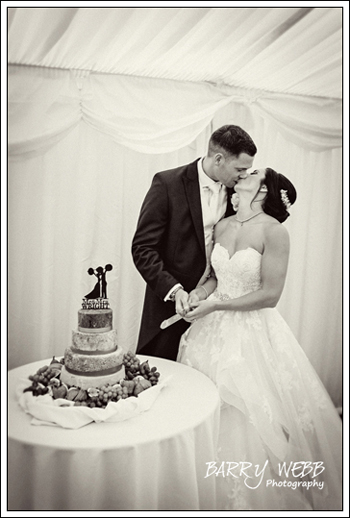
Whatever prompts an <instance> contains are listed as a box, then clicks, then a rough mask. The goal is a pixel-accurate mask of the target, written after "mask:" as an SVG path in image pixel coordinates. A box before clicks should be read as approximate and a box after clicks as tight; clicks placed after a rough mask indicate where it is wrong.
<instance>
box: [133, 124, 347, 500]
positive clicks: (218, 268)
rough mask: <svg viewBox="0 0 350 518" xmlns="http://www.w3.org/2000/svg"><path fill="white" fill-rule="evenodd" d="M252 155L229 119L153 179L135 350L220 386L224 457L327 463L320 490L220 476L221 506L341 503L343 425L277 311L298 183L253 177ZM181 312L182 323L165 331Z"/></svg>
mask: <svg viewBox="0 0 350 518" xmlns="http://www.w3.org/2000/svg"><path fill="white" fill-rule="evenodd" d="M256 152H257V148H256V146H255V144H254V142H253V140H252V139H251V137H250V136H249V135H248V134H247V133H246V132H245V131H244V130H243V129H242V128H240V127H238V126H234V125H226V126H223V127H221V128H219V129H218V130H216V131H215V132H214V133H213V134H212V135H211V137H210V140H209V144H208V151H207V154H206V155H205V156H204V157H203V158H200V159H197V160H195V161H194V162H192V163H191V164H188V165H184V166H181V167H177V168H175V169H172V170H168V171H163V172H160V173H157V174H156V175H155V176H154V178H153V181H152V185H151V187H150V189H149V191H148V193H147V194H146V197H145V200H144V202H143V204H142V207H141V211H140V216H139V220H138V223H137V229H136V232H135V235H134V238H133V243H132V254H133V259H134V262H135V265H136V267H137V269H138V270H139V272H140V274H141V275H142V277H143V278H144V280H145V281H146V283H147V286H146V294H145V300H144V307H143V313H142V319H141V327H140V333H139V341H138V348H137V352H138V353H141V354H144V355H150V356H159V357H163V358H168V359H170V360H177V361H179V362H181V363H184V364H187V365H189V366H190V367H193V368H195V369H197V370H199V371H201V372H203V373H204V374H205V375H207V376H208V377H210V378H211V379H212V381H213V382H214V383H215V384H216V386H217V388H218V391H219V394H220V398H221V412H220V436H219V452H220V453H218V461H220V460H221V461H222V462H228V461H239V460H249V459H252V460H253V463H254V464H260V465H264V463H265V462H266V460H269V467H268V469H269V470H270V472H269V473H268V475H269V479H278V473H277V471H276V465H277V463H278V462H281V461H286V460H291V461H296V460H299V461H313V460H314V461H319V460H322V461H323V462H324V465H325V471H324V473H323V474H322V476H323V479H324V482H325V484H324V487H325V489H324V490H323V491H322V492H321V491H320V490H317V489H314V490H312V489H311V490H309V489H308V490H305V489H304V488H303V487H300V488H298V489H297V490H295V488H294V489H293V488H291V487H288V486H287V487H286V489H285V490H284V489H283V491H282V490H281V489H280V487H279V486H278V485H277V486H273V487H263V486H261V487H259V488H258V489H257V490H256V491H251V490H249V488H247V487H246V486H245V485H244V484H242V483H241V482H240V480H239V479H237V478H234V477H229V478H228V477H225V478H223V479H221V478H219V479H218V509H223V510H224V509H233V510H236V509H253V510H271V509H276V510H277V509H278V510H282V509H285V510H315V509H318V510H319V509H321V510H327V509H332V510H336V509H341V493H340V491H341V487H340V476H341V439H340V433H341V422H340V419H339V416H338V414H337V411H336V409H335V407H334V405H333V403H332V401H331V400H330V398H329V396H328V393H327V392H326V390H325V388H324V387H323V385H322V383H321V382H320V380H319V379H318V376H317V374H316V372H315V371H314V370H313V368H312V366H311V364H310V362H309V360H308V358H307V357H306V355H305V354H304V352H303V350H302V348H301V346H300V345H299V344H298V342H297V340H296V339H295V337H294V336H293V334H292V332H291V330H290V329H289V327H288V325H287V324H286V322H285V321H284V320H283V318H282V317H281V315H280V314H279V313H278V311H277V309H276V304H277V303H278V301H279V298H280V296H281V294H282V291H283V287H284V282H285V278H286V273H287V266H288V258H289V235H288V231H287V230H286V228H285V227H284V226H283V225H282V223H283V222H284V221H285V220H286V219H287V218H288V217H289V212H288V210H289V208H290V206H291V205H292V204H293V203H294V202H295V200H296V190H295V188H294V186H293V184H292V183H291V182H290V181H289V180H288V179H287V178H286V177H285V176H284V175H282V174H280V173H277V172H276V171H274V170H273V169H271V168H269V167H265V168H260V169H256V170H252V171H251V172H248V171H249V170H250V169H252V166H253V161H254V157H255V154H256ZM234 193H236V195H237V197H238V198H239V203H238V208H237V207H235V208H236V209H237V210H234V208H233V206H232V203H231V197H232V195H233V194H234ZM175 312H176V313H177V314H178V315H180V316H181V317H182V318H181V319H179V320H178V321H177V322H176V323H174V324H173V325H171V326H170V327H168V328H166V329H161V328H160V324H161V323H162V322H163V321H164V320H167V319H169V318H170V317H171V316H172V315H173V314H174V313H175ZM239 457H241V458H239ZM208 460H213V459H208Z"/></svg>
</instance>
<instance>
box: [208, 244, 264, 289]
mask: <svg viewBox="0 0 350 518" xmlns="http://www.w3.org/2000/svg"><path fill="white" fill-rule="evenodd" d="M211 261H212V265H213V268H214V271H215V275H216V277H217V280H218V285H217V288H216V290H215V292H214V293H215V295H216V296H219V298H225V296H226V297H227V298H237V297H241V296H242V295H246V294H247V293H251V292H252V291H256V290H258V289H259V288H260V286H261V275H260V270H261V254H260V253H259V252H258V251H257V250H255V249H254V248H246V249H245V250H239V251H238V252H236V253H235V254H233V256H232V257H230V256H229V252H228V251H227V250H226V248H224V247H223V246H222V245H220V243H216V244H215V246H214V249H213V253H212V256H211Z"/></svg>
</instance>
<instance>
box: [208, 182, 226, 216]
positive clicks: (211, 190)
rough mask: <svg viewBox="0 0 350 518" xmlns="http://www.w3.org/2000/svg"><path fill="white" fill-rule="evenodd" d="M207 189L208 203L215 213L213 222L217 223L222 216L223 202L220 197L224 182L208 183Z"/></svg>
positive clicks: (213, 213)
mask: <svg viewBox="0 0 350 518" xmlns="http://www.w3.org/2000/svg"><path fill="white" fill-rule="evenodd" d="M206 189H207V191H208V195H209V196H208V198H209V199H208V205H209V207H210V210H211V213H212V215H213V224H214V225H216V223H217V222H218V221H219V220H220V219H221V218H222V203H221V197H220V193H221V189H222V183H220V182H215V183H212V184H210V185H207V186H206Z"/></svg>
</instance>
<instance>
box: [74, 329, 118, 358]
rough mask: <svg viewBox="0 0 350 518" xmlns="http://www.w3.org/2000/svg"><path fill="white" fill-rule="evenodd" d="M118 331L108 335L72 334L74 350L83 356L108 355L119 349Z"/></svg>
mask: <svg viewBox="0 0 350 518" xmlns="http://www.w3.org/2000/svg"><path fill="white" fill-rule="evenodd" d="M117 346H118V338H117V330H116V329H112V331H107V332H106V333H82V332H81V331H73V332H72V350H73V351H74V352H76V353H81V354H86V355H88V354H95V355H96V354H106V353H111V352H113V351H115V350H116V349H117Z"/></svg>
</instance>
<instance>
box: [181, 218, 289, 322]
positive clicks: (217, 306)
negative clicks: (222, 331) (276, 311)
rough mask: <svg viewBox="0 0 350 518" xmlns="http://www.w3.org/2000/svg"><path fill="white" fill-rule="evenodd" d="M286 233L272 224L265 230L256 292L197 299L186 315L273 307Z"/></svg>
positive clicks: (284, 256) (279, 288) (278, 291)
mask: <svg viewBox="0 0 350 518" xmlns="http://www.w3.org/2000/svg"><path fill="white" fill-rule="evenodd" d="M288 258H289V235H288V232H287V230H286V229H285V227H283V226H282V225H272V226H270V227H269V229H268V230H267V232H266V235H265V242H264V252H263V256H262V260H261V287H260V289H259V290H257V291H253V292H251V293H247V295H243V296H242V297H238V298H236V299H229V300H215V301H214V300H213V301H212V300H209V301H203V302H199V305H198V307H197V308H196V309H194V310H193V311H191V312H189V313H188V314H187V315H186V316H187V317H188V318H193V319H194V318H201V317H203V316H204V315H206V314H208V313H211V312H212V311H220V310H225V311H227V310H232V311H253V310H255V309H262V308H271V307H275V306H276V304H277V302H278V301H279V299H280V297H281V294H282V291H283V287H284V282H285V279H286V274H287V266H288Z"/></svg>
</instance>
